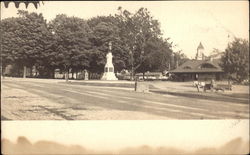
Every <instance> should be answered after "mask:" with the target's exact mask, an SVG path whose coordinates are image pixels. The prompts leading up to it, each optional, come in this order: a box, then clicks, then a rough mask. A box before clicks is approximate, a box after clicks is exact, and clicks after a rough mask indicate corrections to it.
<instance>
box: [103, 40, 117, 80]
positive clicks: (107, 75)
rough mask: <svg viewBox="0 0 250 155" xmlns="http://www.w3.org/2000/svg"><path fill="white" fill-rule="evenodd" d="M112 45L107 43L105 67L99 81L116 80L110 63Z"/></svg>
mask: <svg viewBox="0 0 250 155" xmlns="http://www.w3.org/2000/svg"><path fill="white" fill-rule="evenodd" d="M111 51H112V43H111V42H109V52H108V53H107V55H106V65H105V67H104V73H103V76H102V78H101V80H118V79H117V77H116V76H115V73H114V65H113V63H112V58H113V56H112V53H111Z"/></svg>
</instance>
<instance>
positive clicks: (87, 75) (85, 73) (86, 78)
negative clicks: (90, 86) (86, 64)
mask: <svg viewBox="0 0 250 155" xmlns="http://www.w3.org/2000/svg"><path fill="white" fill-rule="evenodd" d="M84 80H89V73H88V71H87V70H86V69H84Z"/></svg>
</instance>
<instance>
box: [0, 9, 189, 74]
mask: <svg viewBox="0 0 250 155" xmlns="http://www.w3.org/2000/svg"><path fill="white" fill-rule="evenodd" d="M18 14H19V17H16V18H7V19H4V20H2V21H1V34H2V37H1V38H2V39H1V44H2V52H1V57H2V67H3V68H5V66H6V65H8V64H12V65H13V66H16V68H17V70H21V68H23V67H24V68H26V67H32V66H36V69H37V70H38V72H39V75H40V76H41V77H50V78H53V76H54V70H55V69H56V68H59V69H60V70H62V71H64V72H67V73H68V72H69V70H71V71H72V72H78V71H80V70H82V69H87V70H89V71H90V72H92V73H99V74H100V73H102V72H103V67H104V65H105V55H106V53H107V52H108V42H110V41H111V42H112V44H113V48H112V53H113V55H114V62H113V63H114V65H115V69H116V70H115V72H119V71H121V70H122V69H128V70H130V71H131V72H132V73H135V72H146V71H163V70H165V69H168V68H169V66H172V67H173V66H176V61H177V60H179V62H181V61H183V60H185V59H186V57H185V55H183V53H181V52H173V50H172V48H173V43H170V41H169V38H168V39H163V38H162V33H161V30H160V23H159V22H158V21H157V20H155V19H153V17H152V16H151V15H150V12H149V11H148V10H147V9H146V8H141V9H139V10H138V11H137V12H135V13H134V14H132V13H130V12H129V11H127V10H123V9H122V8H121V7H119V8H118V13H117V14H115V15H114V16H111V15H110V16H98V17H94V18H91V19H89V20H84V19H81V18H78V17H68V16H66V15H64V14H60V15H57V16H56V17H55V19H53V20H52V21H50V22H47V21H46V20H45V19H44V17H43V15H42V14H37V13H28V12H26V11H22V10H19V11H18ZM171 69H173V68H171Z"/></svg>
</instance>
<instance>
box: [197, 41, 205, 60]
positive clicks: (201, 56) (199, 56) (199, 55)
mask: <svg viewBox="0 0 250 155" xmlns="http://www.w3.org/2000/svg"><path fill="white" fill-rule="evenodd" d="M195 59H196V60H204V59H205V55H204V47H203V45H202V43H201V42H200V44H199V46H198V47H197V53H196V56H195Z"/></svg>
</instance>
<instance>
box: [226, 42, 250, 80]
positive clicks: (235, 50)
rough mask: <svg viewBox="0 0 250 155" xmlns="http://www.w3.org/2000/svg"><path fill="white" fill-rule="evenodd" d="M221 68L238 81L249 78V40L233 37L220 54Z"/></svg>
mask: <svg viewBox="0 0 250 155" xmlns="http://www.w3.org/2000/svg"><path fill="white" fill-rule="evenodd" d="M221 66H222V68H223V69H224V71H225V73H227V74H228V75H229V76H230V77H231V78H233V79H235V80H236V81H238V82H242V81H243V80H244V79H248V78H249V42H248V41H247V40H245V39H240V38H235V40H234V41H232V42H231V43H229V44H228V47H227V48H226V50H225V53H224V55H223V56H222V63H221Z"/></svg>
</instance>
